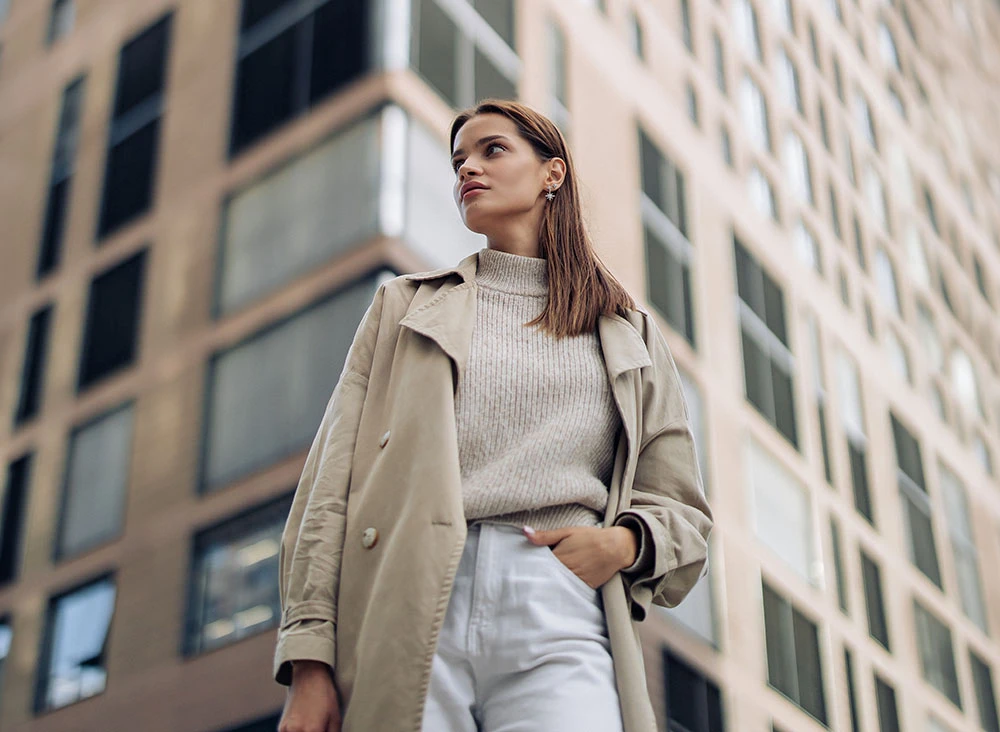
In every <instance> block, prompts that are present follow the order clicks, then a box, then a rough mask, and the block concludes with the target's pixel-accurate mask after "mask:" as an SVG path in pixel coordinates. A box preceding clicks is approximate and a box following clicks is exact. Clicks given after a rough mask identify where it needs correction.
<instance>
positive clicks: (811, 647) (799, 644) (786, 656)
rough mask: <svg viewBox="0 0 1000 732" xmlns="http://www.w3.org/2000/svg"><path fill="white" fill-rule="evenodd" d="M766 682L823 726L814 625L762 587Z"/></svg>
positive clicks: (819, 669) (820, 683) (819, 673)
mask: <svg viewBox="0 0 1000 732" xmlns="http://www.w3.org/2000/svg"><path fill="white" fill-rule="evenodd" d="M763 594H764V634H765V641H766V645H767V682H768V684H769V685H770V686H771V687H772V688H774V689H776V690H777V691H780V692H781V693H782V694H784V695H785V696H786V697H788V698H789V699H790V700H791V701H793V702H795V703H796V704H798V705H799V707H801V708H802V709H803V710H804V711H806V712H808V713H809V714H810V715H812V716H813V717H815V718H816V719H817V720H819V721H820V722H822V723H823V724H824V725H825V724H826V723H827V722H826V699H825V696H824V694H823V668H822V662H821V659H820V652H819V631H818V629H817V627H816V624H815V623H813V622H812V621H811V620H809V619H808V618H807V617H806V616H805V615H803V614H802V613H800V612H799V611H798V610H797V609H796V608H795V607H793V606H792V604H791V603H790V602H788V601H787V600H786V599H785V598H783V597H782V596H781V595H779V594H778V593H777V592H775V591H774V590H772V589H771V587H770V586H769V585H768V584H767V582H764V583H763Z"/></svg>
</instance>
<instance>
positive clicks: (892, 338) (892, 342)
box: [885, 328, 913, 384]
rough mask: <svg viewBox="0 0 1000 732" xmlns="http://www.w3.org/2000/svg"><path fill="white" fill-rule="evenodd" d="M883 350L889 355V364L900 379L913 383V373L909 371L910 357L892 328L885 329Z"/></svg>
mask: <svg viewBox="0 0 1000 732" xmlns="http://www.w3.org/2000/svg"><path fill="white" fill-rule="evenodd" d="M885 350H886V353H887V354H888V356H889V364H890V365H891V366H892V370H893V371H894V372H895V373H896V376H897V377H898V378H899V379H900V381H904V382H906V383H907V384H912V383H913V375H912V374H911V373H910V357H909V355H907V352H906V346H904V345H903V342H902V341H901V340H899V335H897V333H896V331H895V329H894V328H886V329H885Z"/></svg>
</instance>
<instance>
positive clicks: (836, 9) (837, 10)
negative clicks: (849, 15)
mask: <svg viewBox="0 0 1000 732" xmlns="http://www.w3.org/2000/svg"><path fill="white" fill-rule="evenodd" d="M826 8H827V10H829V11H830V13H831V14H832V15H833V17H834V18H836V19H837V20H838V21H840V24H841V25H843V24H844V11H843V10H842V9H841V7H840V0H826Z"/></svg>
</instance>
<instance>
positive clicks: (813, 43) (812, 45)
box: [809, 18, 821, 69]
mask: <svg viewBox="0 0 1000 732" xmlns="http://www.w3.org/2000/svg"><path fill="white" fill-rule="evenodd" d="M809 52H810V53H811V54H812V60H813V66H815V67H816V68H817V69H819V68H820V67H821V64H820V62H819V41H818V40H817V37H816V25H815V23H813V21H812V19H811V18H810V20H809Z"/></svg>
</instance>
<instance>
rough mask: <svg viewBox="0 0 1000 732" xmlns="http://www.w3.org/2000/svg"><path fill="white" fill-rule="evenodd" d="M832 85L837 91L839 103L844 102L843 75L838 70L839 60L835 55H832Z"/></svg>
mask: <svg viewBox="0 0 1000 732" xmlns="http://www.w3.org/2000/svg"><path fill="white" fill-rule="evenodd" d="M833 86H834V89H836V91H837V99H839V100H840V103H841V104H845V103H846V102H845V100H844V75H843V73H841V71H840V61H839V60H838V59H837V57H836V56H834V57H833Z"/></svg>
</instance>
